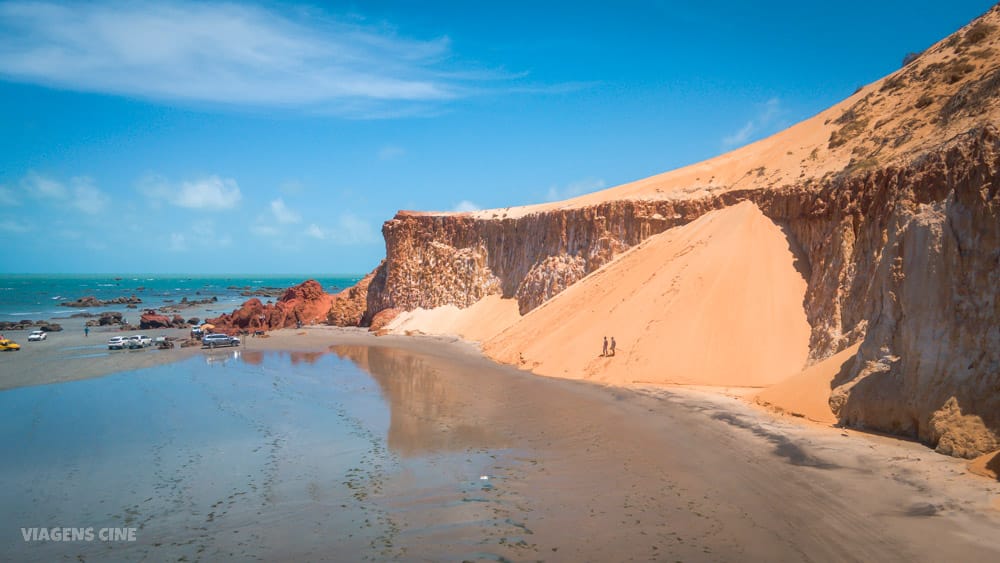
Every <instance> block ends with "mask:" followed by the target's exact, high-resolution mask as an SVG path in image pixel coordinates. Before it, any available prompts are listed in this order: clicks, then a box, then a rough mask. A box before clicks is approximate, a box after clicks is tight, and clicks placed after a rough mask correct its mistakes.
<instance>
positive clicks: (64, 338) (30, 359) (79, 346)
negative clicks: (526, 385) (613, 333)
mask: <svg viewBox="0 0 1000 563" xmlns="http://www.w3.org/2000/svg"><path fill="white" fill-rule="evenodd" d="M191 313H192V315H191V316H201V317H203V318H205V317H207V316H211V315H213V314H217V313H216V312H215V311H212V310H210V309H207V308H202V307H199V308H192V309H191ZM67 320H68V321H76V322H67V323H64V324H63V331H61V332H56V333H50V334H49V336H48V338H49V339H51V340H46V341H44V342H31V343H28V342H27V335H28V333H29V332H30V331H29V330H25V331H8V333H7V336H8V337H9V338H10V337H13V339H14V340H15V341H17V342H18V343H20V344H21V346H22V347H21V350H20V351H18V352H5V353H3V355H2V356H0V360H2V361H3V364H4V366H5V368H10V369H4V370H3V375H0V392H3V391H7V390H10V389H17V388H20V387H30V386H37V385H53V384H59V383H66V382H71V381H80V380H85V379H93V378H99V377H105V376H109V375H113V374H116V373H119V372H123V371H131V370H137V369H144V368H149V367H154V366H159V365H164V364H169V363H173V362H178V361H182V360H185V359H188V358H191V357H193V356H195V355H196V354H198V353H202V354H206V355H208V354H216V355H217V354H226V353H229V352H233V351H238V352H239V353H241V354H243V353H247V352H258V351H268V352H303V353H333V351H332V348H333V347H335V346H345V345H346V346H352V345H354V346H371V347H381V348H397V349H401V350H406V351H409V352H417V353H420V354H425V355H428V356H433V357H438V358H443V359H478V360H482V361H486V362H489V363H490V364H492V365H494V366H496V367H498V368H502V369H510V370H514V371H517V372H519V373H524V374H529V375H531V376H533V377H543V378H546V379H553V380H557V381H573V382H576V383H579V384H582V385H590V386H596V387H599V388H605V389H612V390H613V389H620V390H624V391H630V392H635V393H638V394H641V395H648V396H658V395H660V394H662V393H672V394H676V395H681V396H687V397H698V398H706V397H712V398H714V399H715V400H717V401H723V402H725V401H729V402H730V404H732V405H735V404H739V405H743V406H745V407H746V408H748V409H750V410H752V411H753V412H756V413H757V414H758V415H759V417H760V418H761V419H762V420H764V421H771V422H773V423H782V424H787V425H790V426H791V427H797V428H800V429H801V430H802V432H805V433H808V432H811V431H818V432H825V433H828V434H829V435H831V436H833V435H837V434H839V435H842V436H851V437H858V438H862V439H869V440H871V441H873V442H875V443H879V444H880V445H881V446H884V445H886V444H887V443H889V444H911V445H915V446H916V447H919V448H922V449H923V450H924V451H925V452H926V453H927V454H928V455H933V456H937V457H941V458H947V459H952V460H955V462H956V463H957V464H960V465H962V466H963V469H962V473H964V474H966V475H969V476H971V478H972V479H974V480H983V481H985V482H987V483H989V482H991V481H992V482H998V481H994V480H993V479H991V478H990V477H989V476H988V475H984V474H982V473H977V472H974V471H972V470H971V469H970V467H971V466H972V465H973V462H974V461H975V460H968V459H963V458H954V457H951V456H946V455H944V454H939V453H937V452H935V451H934V450H933V449H931V448H929V447H927V446H926V445H924V444H923V443H921V442H919V441H917V440H912V439H907V438H905V437H900V436H892V435H888V434H882V433H879V432H873V431H865V430H858V429H853V428H845V427H840V426H837V425H834V424H827V423H824V422H818V421H815V420H811V419H809V418H808V417H801V416H796V415H794V414H791V413H788V412H781V411H777V410H775V409H774V408H772V407H771V406H768V405H764V404H760V403H759V402H757V401H755V400H754V395H756V394H757V393H758V392H759V391H760V390H761V388H757V387H732V386H724V387H712V386H705V385H684V384H658V383H646V382H639V381H635V382H633V383H631V384H625V385H615V384H610V383H604V382H597V381H587V380H576V379H566V378H560V377H554V376H548V375H543V374H536V373H534V372H532V371H530V370H524V369H520V368H518V367H516V366H512V365H509V364H504V363H502V362H498V361H496V360H495V359H493V358H490V357H489V356H488V355H486V354H484V353H483V351H482V349H481V346H480V344H479V343H478V342H474V341H469V340H466V339H463V338H461V337H459V336H455V335H440V334H426V333H409V334H399V333H389V334H382V335H376V334H375V333H372V332H369V331H368V330H367V329H364V328H356V327H336V326H328V325H311V326H305V327H303V328H301V329H294V328H284V329H278V330H273V331H270V332H268V334H267V336H265V337H252V336H247V337H243V338H242V339H241V340H242V343H241V346H239V347H238V348H222V349H217V350H212V351H209V350H207V349H204V348H202V347H200V346H190V347H187V348H181V347H179V346H175V347H174V348H172V349H167V350H158V349H156V348H155V347H150V348H144V349H141V350H112V351H109V350H108V349H107V347H106V345H105V342H106V340H107V338H110V337H111V336H115V335H120V334H139V333H145V334H147V335H149V336H160V335H165V336H172V337H177V338H182V339H183V338H186V337H187V335H188V333H189V329H161V330H153V331H141V330H135V331H122V330H118V329H117V328H112V327H92V328H91V331H90V336H89V337H86V336H84V335H83V334H82V331H83V326H84V323H85V321H86V320H87V319H84V318H76V319H67ZM22 333H23V334H22ZM53 341H57V342H60V344H61V346H62V347H61V348H59V347H56V346H52V344H53ZM60 350H62V351H67V350H68V351H70V352H74V353H72V354H69V355H61V354H59V351H60ZM77 360H85V361H84V362H80V361H77ZM69 362H73V369H72V370H67V369H66V368H67V367H68V363H69ZM60 368H62V369H60ZM987 455H994V454H987ZM977 459H978V458H977ZM993 508H994V509H995V510H998V511H1000V497H998V498H997V499H996V500H995V502H994V506H993Z"/></svg>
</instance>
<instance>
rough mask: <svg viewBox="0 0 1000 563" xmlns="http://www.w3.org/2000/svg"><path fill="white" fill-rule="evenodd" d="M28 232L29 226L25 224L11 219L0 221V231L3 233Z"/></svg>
mask: <svg viewBox="0 0 1000 563" xmlns="http://www.w3.org/2000/svg"><path fill="white" fill-rule="evenodd" d="M30 230H31V226H30V225H28V224H27V223H22V222H20V221H15V220H13V219H2V220H0V231H3V232H5V233H26V232H28V231H30Z"/></svg>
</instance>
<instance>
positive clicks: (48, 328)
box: [41, 323, 63, 332]
mask: <svg viewBox="0 0 1000 563" xmlns="http://www.w3.org/2000/svg"><path fill="white" fill-rule="evenodd" d="M41 329H42V330H43V331H44V332H62V329H63V327H62V325H60V324H57V323H52V324H47V325H42V328H41Z"/></svg>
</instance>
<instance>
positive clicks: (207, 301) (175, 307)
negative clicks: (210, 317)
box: [160, 297, 219, 313]
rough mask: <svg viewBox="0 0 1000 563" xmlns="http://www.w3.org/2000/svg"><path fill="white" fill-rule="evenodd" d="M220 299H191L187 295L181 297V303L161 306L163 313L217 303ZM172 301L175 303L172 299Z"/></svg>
mask: <svg viewBox="0 0 1000 563" xmlns="http://www.w3.org/2000/svg"><path fill="white" fill-rule="evenodd" d="M218 301H219V298H218V297H208V298H205V299H192V300H189V299H188V298H187V297H185V298H183V299H181V302H180V303H175V304H172V305H166V306H164V307H160V312H163V313H174V312H177V311H180V310H181V309H188V308H190V307H197V306H198V305H208V304H211V303H217V302H218ZM170 303H173V302H172V301H170Z"/></svg>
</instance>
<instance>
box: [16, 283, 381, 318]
mask: <svg viewBox="0 0 1000 563" xmlns="http://www.w3.org/2000/svg"><path fill="white" fill-rule="evenodd" d="M361 277H362V276H361V275H349V274H348V275H344V274H339V275H330V274H328V275H309V274H303V275H259V274H258V275H255V274H233V275H213V276H206V275H173V274H171V275H161V274H93V275H87V274H66V275H53V274H0V321H18V320H23V319H31V320H41V319H59V318H66V317H69V316H70V315H73V314H74V313H81V312H89V313H100V312H102V311H104V310H121V309H122V306H121V305H115V306H109V307H106V308H104V307H97V308H83V309H82V308H76V307H64V306H61V305H60V303H62V302H65V301H75V300H77V299H79V298H81V297H87V296H93V297H96V298H97V299H100V300H102V301H108V300H111V299H114V298H116V297H129V296H132V295H135V296H136V297H139V298H140V299H142V304H141V305H140V306H139V307H140V309H155V308H158V307H161V306H163V305H169V304H171V303H179V302H180V301H181V300H182V299H184V298H187V300H188V301H193V300H203V299H211V298H212V297H215V298H217V299H218V303H217V304H215V305H214V306H213V308H215V309H217V310H220V311H230V310H232V309H234V308H236V307H238V306H239V305H240V304H241V303H242V302H244V301H246V300H247V299H250V297H248V296H245V295H241V294H242V293H243V292H246V291H255V290H259V289H264V288H275V287H277V288H288V287H291V286H293V285H296V284H299V283H301V282H303V281H305V280H307V279H315V280H316V281H318V282H320V283H321V284H322V285H323V288H324V289H325V290H326V291H328V292H337V291H340V290H342V289H345V288H348V287H350V286H352V285H354V284H355V283H356V282H357V281H358V280H359V279H361ZM260 299H261V300H262V301H265V302H266V301H267V300H268V299H271V300H276V299H277V298H276V297H260Z"/></svg>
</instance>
